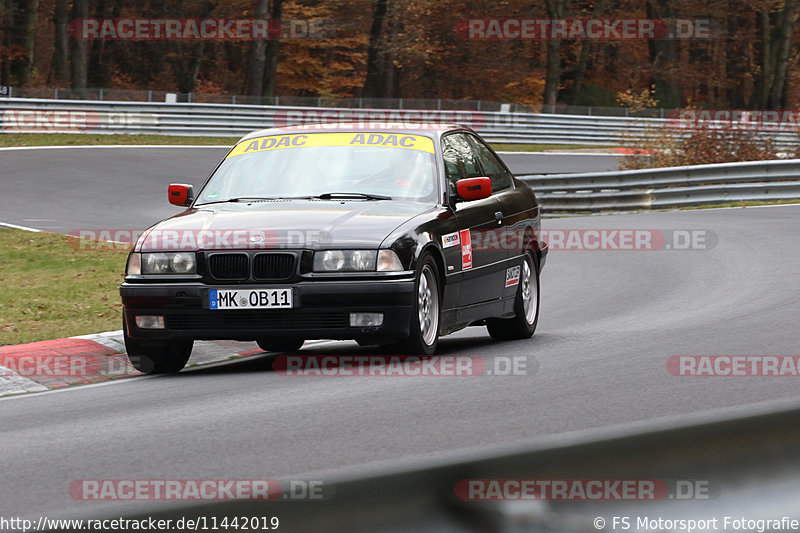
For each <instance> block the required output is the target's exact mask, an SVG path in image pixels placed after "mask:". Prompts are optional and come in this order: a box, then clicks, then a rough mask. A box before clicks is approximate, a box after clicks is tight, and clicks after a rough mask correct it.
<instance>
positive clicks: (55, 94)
mask: <svg viewBox="0 0 800 533" xmlns="http://www.w3.org/2000/svg"><path fill="white" fill-rule="evenodd" d="M53 100H58V87H56V88H55V89H53Z"/></svg>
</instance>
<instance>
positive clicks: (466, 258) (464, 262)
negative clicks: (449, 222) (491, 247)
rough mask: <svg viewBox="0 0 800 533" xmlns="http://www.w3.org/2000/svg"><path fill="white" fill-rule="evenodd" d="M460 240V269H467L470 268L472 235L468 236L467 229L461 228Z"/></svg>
mask: <svg viewBox="0 0 800 533" xmlns="http://www.w3.org/2000/svg"><path fill="white" fill-rule="evenodd" d="M460 240H461V270H468V269H470V268H472V237H470V234H469V230H468V229H462V230H461V232H460Z"/></svg>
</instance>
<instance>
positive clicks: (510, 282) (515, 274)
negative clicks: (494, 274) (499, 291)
mask: <svg viewBox="0 0 800 533" xmlns="http://www.w3.org/2000/svg"><path fill="white" fill-rule="evenodd" d="M519 273H520V267H518V266H515V267H511V268H507V269H506V287H513V286H514V285H516V284H517V283H519Z"/></svg>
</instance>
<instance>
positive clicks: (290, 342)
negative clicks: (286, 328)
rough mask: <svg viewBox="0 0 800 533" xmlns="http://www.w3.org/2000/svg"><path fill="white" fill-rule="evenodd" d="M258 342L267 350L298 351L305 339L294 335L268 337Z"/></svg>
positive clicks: (260, 346)
mask: <svg viewBox="0 0 800 533" xmlns="http://www.w3.org/2000/svg"><path fill="white" fill-rule="evenodd" d="M256 342H257V343H258V347H259V348H261V349H262V350H264V351H265V352H296V351H298V350H299V349H300V348H302V347H303V343H304V342H305V340H304V339H298V338H294V337H267V338H264V339H258V340H256Z"/></svg>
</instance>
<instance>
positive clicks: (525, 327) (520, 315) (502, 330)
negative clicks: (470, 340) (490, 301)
mask: <svg viewBox="0 0 800 533" xmlns="http://www.w3.org/2000/svg"><path fill="white" fill-rule="evenodd" d="M514 313H515V314H514V318H508V319H499V318H493V319H491V320H487V322H486V328H487V329H488V330H489V335H491V336H492V338H493V339H495V340H499V341H507V340H519V339H528V338H530V337H531V336H532V335H533V332H534V331H536V324H537V323H538V322H539V269H538V268H537V265H536V260H535V259H534V258H533V256H532V255H531V254H530V253H526V254H525V256H524V259H523V261H522V269H521V272H520V280H519V284H518V285H517V294H516V296H515V298H514Z"/></svg>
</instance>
